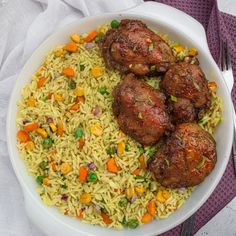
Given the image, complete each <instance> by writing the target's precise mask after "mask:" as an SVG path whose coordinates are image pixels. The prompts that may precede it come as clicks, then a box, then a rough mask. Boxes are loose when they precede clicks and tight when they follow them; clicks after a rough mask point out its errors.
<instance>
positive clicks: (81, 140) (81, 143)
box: [79, 137, 84, 149]
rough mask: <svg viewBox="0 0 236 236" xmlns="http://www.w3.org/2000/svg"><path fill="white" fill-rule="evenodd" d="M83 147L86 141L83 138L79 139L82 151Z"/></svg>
mask: <svg viewBox="0 0 236 236" xmlns="http://www.w3.org/2000/svg"><path fill="white" fill-rule="evenodd" d="M83 146H84V139H83V138H82V137H81V138H80V139H79V149H82V148H83Z"/></svg>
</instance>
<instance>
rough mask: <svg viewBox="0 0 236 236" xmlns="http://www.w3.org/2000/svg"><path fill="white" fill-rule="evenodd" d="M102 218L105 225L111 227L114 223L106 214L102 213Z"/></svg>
mask: <svg viewBox="0 0 236 236" xmlns="http://www.w3.org/2000/svg"><path fill="white" fill-rule="evenodd" d="M101 216H102V219H103V221H104V223H105V224H107V225H109V224H111V223H112V220H111V219H110V217H109V216H108V215H107V214H106V213H104V212H101Z"/></svg>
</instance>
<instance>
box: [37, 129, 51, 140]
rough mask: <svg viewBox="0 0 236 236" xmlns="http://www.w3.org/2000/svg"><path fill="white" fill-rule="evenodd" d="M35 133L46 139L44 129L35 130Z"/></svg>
mask: <svg viewBox="0 0 236 236" xmlns="http://www.w3.org/2000/svg"><path fill="white" fill-rule="evenodd" d="M36 132H37V133H38V134H39V135H41V136H42V137H43V138H47V136H48V134H47V132H46V131H45V130H44V129H41V128H38V129H36Z"/></svg>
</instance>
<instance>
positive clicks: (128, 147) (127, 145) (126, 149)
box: [125, 143, 130, 152]
mask: <svg viewBox="0 0 236 236" xmlns="http://www.w3.org/2000/svg"><path fill="white" fill-rule="evenodd" d="M129 149H130V145H129V144H128V143H127V144H126V145H125V151H126V152H128V151H129Z"/></svg>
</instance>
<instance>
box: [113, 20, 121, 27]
mask: <svg viewBox="0 0 236 236" xmlns="http://www.w3.org/2000/svg"><path fill="white" fill-rule="evenodd" d="M119 25H120V22H119V21H118V20H113V21H112V22H111V28H118V27H119Z"/></svg>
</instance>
